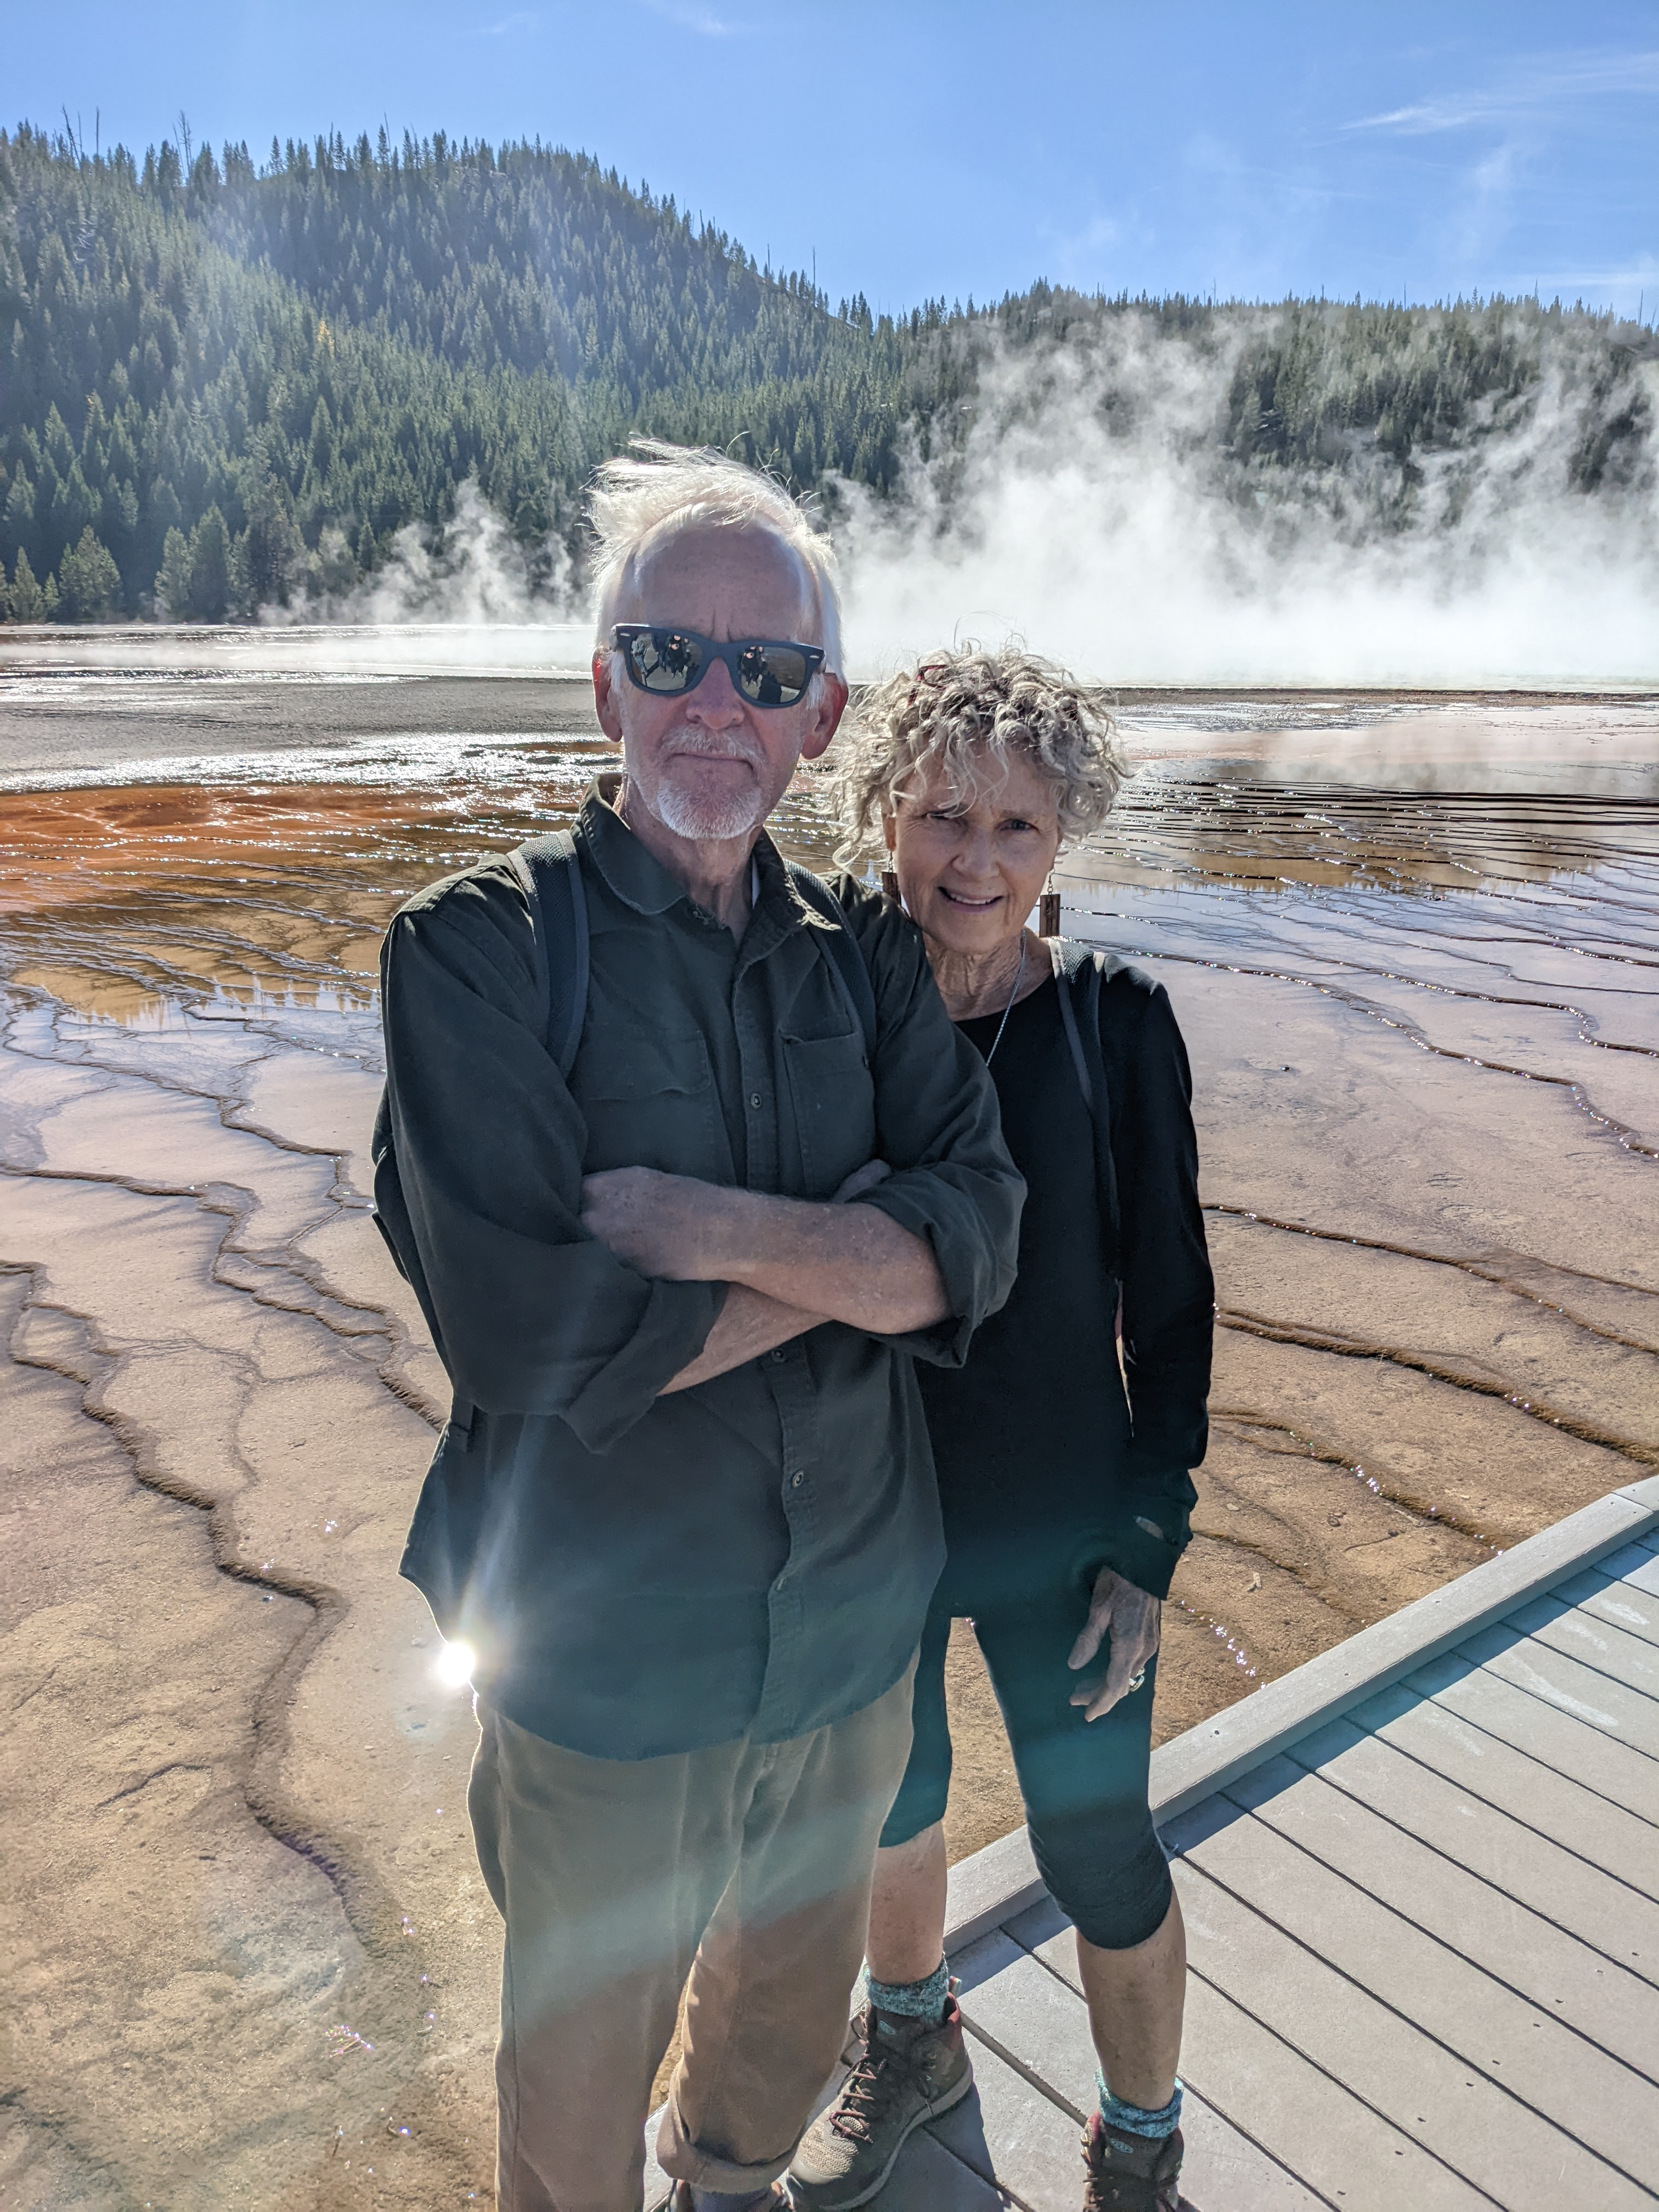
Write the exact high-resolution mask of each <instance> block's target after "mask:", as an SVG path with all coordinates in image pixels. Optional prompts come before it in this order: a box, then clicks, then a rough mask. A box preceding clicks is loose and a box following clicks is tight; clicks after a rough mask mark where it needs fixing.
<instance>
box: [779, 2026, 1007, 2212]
mask: <svg viewBox="0 0 1659 2212" xmlns="http://www.w3.org/2000/svg"><path fill="white" fill-rule="evenodd" d="M857 2033H858V2035H859V2039H860V2041H861V2042H862V2044H863V2045H864V2049H863V2053H862V2055H861V2056H860V2059H859V2061H858V2063H857V2064H856V2065H855V2066H854V2069H853V2070H852V2072H851V2073H850V2074H849V2075H848V2077H847V2079H846V2081H843V2082H842V2087H841V2094H840V2095H839V2096H838V2097H837V2098H836V2101H835V2103H834V2104H833V2105H831V2106H829V2108H828V2109H827V2111H824V2112H820V2113H819V2114H818V2117H817V2119H816V2120H814V2121H813V2123H812V2124H811V2127H810V2128H808V2130H806V2133H805V2136H802V2138H801V2143H800V2148H799V2150H798V2151H797V2152H796V2153H795V2155H794V2159H793V2162H792V2163H791V2165H790V2168H789V2171H788V2172H787V2174H786V2175H785V2176H784V2179H785V2180H786V2181H787V2184H788V2186H789V2202H790V2203H791V2204H793V2206H794V2207H795V2208H796V2212H852V2208H853V2206H854V2205H855V2204H866V2203H868V2202H869V2200H870V2199H871V2197H873V2196H874V2195H875V2194H876V2191H878V2189H879V2188H880V2187H881V2185H882V2184H883V2182H884V2181H885V2180H886V2179H887V2177H888V2175H889V2174H890V2173H891V2172H892V2171H893V2168H894V2167H895V2166H896V2165H897V2163H898V2154H899V2153H900V2152H901V2151H902V2149H903V2148H904V2146H905V2143H906V2142H907V2141H908V2138H909V2137H910V2136H913V2135H914V2134H915V2131H916V2130H917V2129H918V2128H919V2127H922V2126H925V2125H926V2124H927V2122H928V2121H929V2120H936V2119H937V2118H939V2114H940V2113H941V2112H949V2111H950V2109H951V2106H952V2105H959V2104H960V2103H961V2102H962V2100H963V2098H964V2097H965V2096H966V2095H967V2094H968V2092H969V2090H970V2089H971V2088H972V2087H973V2086H974V2069H973V2067H972V2065H971V2064H970V2063H969V2057H968V2053H967V2051H965V2050H964V2049H963V2041H962V2015H961V2014H960V2013H959V2012H958V2011H957V2001H956V1999H955V1998H954V1997H951V1998H949V1999H948V2000H947V2001H946V2003H945V2018H944V2020H943V2021H941V2022H940V2023H939V2026H938V2027H933V2026H932V2025H931V2023H929V2022H928V2021H924V2020H908V2019H907V2018H905V2016H904V2015H902V2013H894V2012H877V2011H875V2010H874V2008H872V2007H871V2006H869V2005H866V2007H865V2008H864V2010H863V2011H862V2012H861V2013H860V2015H859V2018H858V2025H857Z"/></svg>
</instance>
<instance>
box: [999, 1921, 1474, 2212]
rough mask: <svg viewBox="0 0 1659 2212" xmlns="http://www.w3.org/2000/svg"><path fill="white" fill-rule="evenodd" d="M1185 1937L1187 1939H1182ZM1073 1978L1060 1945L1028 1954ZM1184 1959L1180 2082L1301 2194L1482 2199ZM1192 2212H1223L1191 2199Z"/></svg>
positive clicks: (1355, 2200) (1427, 2204) (1333, 2200)
mask: <svg viewBox="0 0 1659 2212" xmlns="http://www.w3.org/2000/svg"><path fill="white" fill-rule="evenodd" d="M1189 1932H1190V1930H1189ZM1037 1955H1038V1956H1039V1957H1040V1958H1041V1959H1042V1960H1043V1962H1044V1963H1045V1965H1047V1966H1050V1967H1051V1968H1052V1969H1053V1970H1054V1972H1061V1970H1062V1968H1064V1969H1065V1970H1066V1972H1069V1973H1070V1974H1071V1975H1073V1976H1075V1974H1076V1972H1077V1966H1076V1960H1075V1958H1074V1957H1073V1954H1072V1949H1071V1942H1070V1938H1069V1936H1060V1937H1051V1938H1050V1939H1049V1941H1048V1942H1047V1943H1045V1944H1044V1945H1043V1947H1042V1950H1041V1951H1040V1952H1039V1953H1038V1954H1037ZM1209 1963H1210V1962H1209V1961H1208V1960H1207V1959H1206V1958H1202V1957H1200V1956H1199V1955H1198V1954H1197V1952H1196V1951H1195V1952H1194V1972H1193V1973H1192V1975H1191V1977H1190V1978H1189V1979H1188V1984H1187V2024H1186V2033H1185V2036H1184V2038H1183V2039H1182V2055H1181V2074H1182V2081H1188V2082H1189V2083H1191V2084H1192V2085H1193V2086H1194V2087H1195V2088H1197V2089H1198V2090H1200V2091H1201V2092H1202V2093H1203V2096H1204V2098H1205V2100H1206V2103H1208V2104H1209V2105H1210V2106H1211V2107H1212V2109H1213V2110H1215V2111H1218V2112H1222V2113H1225V2114H1231V2116H1233V2118H1235V2119H1236V2120H1237V2124H1238V2125H1239V2126H1240V2127H1241V2128H1243V2127H1246V2126H1248V2128H1249V2131H1250V2134H1251V2135H1252V2136H1254V2137H1255V2140H1256V2141H1257V2142H1259V2143H1261V2145H1262V2146H1263V2147H1264V2148H1266V2150H1267V2152H1268V2153H1269V2154H1270V2155H1271V2156H1272V2157H1273V2158H1274V2159H1275V2160H1278V2161H1279V2163H1280V2164H1281V2165H1282V2166H1284V2167H1285V2170H1286V2171H1288V2172H1291V2173H1292V2174H1293V2175H1294V2176H1296V2177H1297V2178H1298V2179H1300V2181H1301V2183H1302V2184H1303V2185H1304V2187H1306V2188H1308V2189H1310V2191H1313V2192H1314V2194H1315V2195H1316V2197H1320V2198H1322V2200H1323V2201H1324V2202H1325V2203H1328V2204H1333V2205H1339V2206H1340V2207H1341V2212H1419V2207H1420V2208H1422V2212H1473V2208H1474V2206H1476V2205H1480V2206H1482V2207H1484V2208H1487V2212H1489V2208H1490V2205H1491V2199H1490V2198H1489V2197H1486V2196H1483V2195H1481V2194H1480V2192H1479V2191H1476V2190H1474V2189H1472V2188H1471V2187H1470V2186H1469V2185H1468V2182H1466V2181H1464V2180H1462V2179H1461V2178H1460V2177H1459V2176H1458V2175H1457V2174H1455V2173H1454V2172H1451V2171H1450V2170H1449V2168H1448V2167H1447V2166H1443V2164H1441V2163H1440V2162H1439V2161H1438V2160H1437V2159H1435V2158H1434V2157H1433V2156H1431V2154H1430V2153H1429V2152H1428V2151H1426V2150H1425V2148H1423V2146H1422V2145H1421V2144H1420V2143H1419V2142H1415V2141H1413V2137H1412V2136H1410V2135H1407V2133H1406V2132H1405V2131H1404V2130H1402V2129H1400V2128H1396V2127H1395V2126H1393V2125H1392V2124H1390V2123H1389V2121H1388V2120H1386V2119H1385V2118H1383V2116H1382V2115H1381V2114H1380V2113H1377V2112H1373V2111H1372V2110H1371V2109H1370V2106H1368V2105H1366V2104H1365V2103H1364V2102H1363V2101H1362V2100H1360V2099H1359V2098H1358V2097H1356V2096H1354V2095H1353V2094H1352V2093H1351V2092H1350V2091H1349V2090H1347V2089H1346V2088H1345V2087H1343V2086H1342V2084H1341V2083H1340V2081H1334V2080H1333V2079H1332V2077H1331V2075H1329V2074H1328V2072H1326V2071H1324V2070H1322V2068H1321V2067H1319V2066H1316V2065H1314V2064H1312V2063H1310V2061H1309V2060H1308V2059H1307V2058H1306V2057H1304V2055H1303V2053H1302V2052H1301V2051H1298V2050H1295V2049H1293V2048H1292V2047H1291V2045H1289V2044H1288V2043H1287V2042H1285V2039H1283V2038H1282V2037H1280V2036H1278V2035H1276V2034H1274V2033H1273V2031H1272V2029H1271V2028H1268V2027H1264V2025H1263V2024H1262V2022H1261V2021H1260V2020H1258V2019H1257V2018H1255V2015H1253V2014H1252V2013H1251V2012H1249V2011H1247V2010H1246V2009H1245V2008H1244V2007H1243V2005H1240V2004H1237V2003H1235V2002H1234V2001H1233V1999H1232V1998H1231V1997H1230V1996H1228V1995H1227V1994H1226V1993H1225V1991H1224V1990H1221V1989H1220V1988H1218V1987H1217V1986H1216V1984H1215V1982H1214V1980H1213V1978H1212V1977H1211V1976H1210V1974H1209V1973H1208V1971H1207V1969H1208V1966H1209ZM1193 2202H1194V2206H1195V2207H1196V2208H1197V2212H1229V2208H1228V2206H1227V2203H1226V2200H1225V2198H1218V2199H1216V2200H1215V2201H1214V2203H1213V2207H1212V2206H1211V2205H1206V2204H1204V2203H1203V2202H1202V2200H1201V2199H1200V2198H1197V2197H1194V2199H1193Z"/></svg>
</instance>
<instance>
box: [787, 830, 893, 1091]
mask: <svg viewBox="0 0 1659 2212" xmlns="http://www.w3.org/2000/svg"><path fill="white" fill-rule="evenodd" d="M785 865H786V866H787V868H788V870H789V880H790V882H791V883H793V885H794V886H795V889H796V890H798V891H799V894H800V896H801V897H802V898H803V899H805V902H806V903H807V905H808V906H810V907H811V909H812V911H813V913H814V914H817V915H822V916H823V919H824V921H827V922H829V923H832V924H833V925H834V926H833V927H832V928H831V929H830V931H829V934H828V935H827V936H826V937H824V938H823V949H824V951H826V952H827V953H828V954H829V964H830V966H831V967H832V968H833V969H835V971H836V981H838V982H839V983H840V985H841V989H842V997H843V998H844V999H845V1000H846V1001H847V1003H848V1006H850V1007H851V1008H852V1010H853V1017H854V1020H855V1021H856V1022H857V1023H858V1025H859V1027H860V1029H861V1030H863V1032H864V1053H865V1057H866V1060H868V1061H869V1062H870V1065H871V1066H872V1067H873V1066H875V1064H876V994H875V990H874V987H873V986H872V983H871V981H870V970H869V969H867V968H866V966H865V964H864V949H863V947H862V946H861V945H860V943H859V941H858V939H857V938H855V937H854V934H853V933H852V931H851V930H850V929H849V928H848V927H847V916H846V915H845V913H844V912H843V911H842V903H841V901H840V900H839V899H838V898H837V897H836V895H835V893H834V891H832V890H830V888H829V884H826V883H825V882H824V880H823V878H822V876H815V875H814V874H813V873H812V871H811V869H810V868H803V867H802V866H800V865H799V862H797V861H794V860H790V861H787V863H786V864H785Z"/></svg>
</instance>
